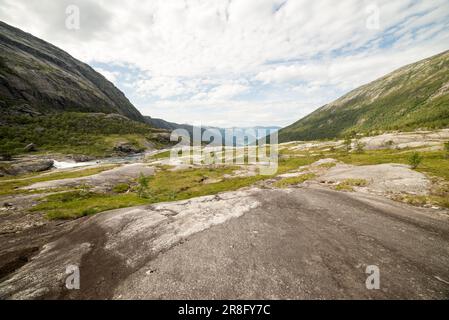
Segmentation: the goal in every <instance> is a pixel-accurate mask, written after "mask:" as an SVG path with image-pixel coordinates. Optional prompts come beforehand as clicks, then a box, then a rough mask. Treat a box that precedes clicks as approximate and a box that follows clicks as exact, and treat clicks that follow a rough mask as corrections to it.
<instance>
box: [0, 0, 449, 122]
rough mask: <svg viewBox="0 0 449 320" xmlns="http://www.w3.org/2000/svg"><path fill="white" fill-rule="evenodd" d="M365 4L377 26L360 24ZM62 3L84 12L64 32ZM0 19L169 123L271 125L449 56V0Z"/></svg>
mask: <svg viewBox="0 0 449 320" xmlns="http://www.w3.org/2000/svg"><path fill="white" fill-rule="evenodd" d="M372 3H377V4H378V6H379V10H380V30H370V29H368V28H366V21H367V19H368V16H367V13H366V10H365V9H366V7H367V6H368V5H370V4H372ZM68 4H74V5H78V6H79V8H80V12H81V29H80V30H79V31H74V30H68V29H66V28H65V18H66V16H65V7H66V6H67V5H68ZM0 19H1V20H3V21H5V22H7V23H10V24H13V25H15V26H17V27H20V28H22V29H24V30H25V31H28V32H32V33H33V34H35V35H36V36H39V37H41V38H43V39H45V40H47V41H50V42H51V43H53V44H56V45H57V46H59V47H61V48H62V49H64V50H66V51H68V52H69V53H70V54H72V55H74V56H75V57H77V58H79V59H81V60H83V61H85V62H88V63H93V64H94V65H95V63H98V64H99V65H101V66H105V65H113V66H123V68H124V69H125V70H120V74H119V75H117V74H114V72H115V71H114V70H113V69H110V68H109V67H108V68H103V67H102V69H103V71H100V72H101V73H102V74H104V75H105V76H106V77H108V78H110V79H113V80H114V82H122V83H121V87H122V88H123V89H124V90H125V93H126V94H127V95H128V96H129V97H130V98H131V100H132V102H134V103H135V104H136V105H137V106H138V107H140V108H141V109H142V110H143V111H144V112H145V113H146V114H149V115H154V113H158V112H159V110H160V109H158V106H160V105H165V106H166V108H167V109H166V110H165V111H163V112H161V113H159V114H158V115H160V116H162V117H164V118H167V119H168V120H175V119H174V118H172V116H173V117H174V116H177V113H173V112H172V110H171V109H170V108H175V109H176V110H177V112H180V110H182V114H185V115H187V116H188V117H191V118H192V119H198V117H204V119H206V118H208V119H210V120H211V121H212V120H213V119H221V118H220V117H221V114H222V108H223V107H225V106H227V105H234V106H236V105H239V106H240V108H245V107H244V106H245V105H252V106H271V107H272V108H278V109H276V110H273V111H269V108H268V107H266V108H263V107H261V110H265V111H264V112H265V114H266V115H267V118H268V119H270V121H272V122H273V123H274V124H276V123H283V122H284V120H283V119H286V118H290V122H294V121H296V120H297V118H296V117H297V116H298V114H302V113H303V112H296V111H291V112H290V111H289V110H293V108H292V109H286V108H284V107H283V106H284V104H283V103H277V102H279V101H289V103H290V102H292V103H293V101H297V106H298V107H297V108H303V105H304V102H305V101H307V102H308V103H321V102H322V100H323V99H322V98H321V97H325V98H327V99H333V98H337V97H338V95H340V94H342V93H344V92H345V91H347V90H350V89H353V88H355V87H356V86H358V85H360V84H363V83H366V82H368V81H370V80H374V79H375V78H377V77H379V76H382V75H383V74H385V73H386V72H388V71H392V70H393V69H394V68H397V67H399V66H402V65H404V64H407V63H411V62H413V61H416V60H419V59H422V58H425V57H428V56H430V55H432V54H436V53H438V52H441V51H443V50H447V49H449V46H448V45H447V44H448V43H449V2H448V1H447V0H433V1H414V0H395V1H389V0H377V1H371V0H363V1H362V0H341V1H335V0H315V1H309V0H244V1H228V0H208V1H200V0H170V1H166V0H152V1H140V0H128V1H126V2H124V1H120V0H58V1H54V0H0ZM131 67H132V68H133V69H132V72H133V73H134V72H137V73H139V75H138V76H136V75H134V74H133V76H132V77H131V76H130V75H129V74H127V72H126V69H129V72H130V73H131V70H130V68H131ZM105 69H107V70H105ZM111 70H113V71H111ZM136 70H137V71H136ZM304 88H309V89H310V88H313V94H314V95H316V96H317V97H319V99H312V101H310V100H309V99H310V95H311V93H310V91H308V90H303V89H304ZM167 100H173V101H171V102H170V103H166V101H167ZM192 101H194V102H198V101H200V102H201V103H202V104H207V105H208V114H207V117H206V116H205V115H204V114H198V113H195V112H196V110H197V109H195V108H193V107H191V103H192ZM217 101H219V102H220V103H217ZM276 101H277V102H276ZM274 102H276V103H274ZM323 102H328V101H323ZM171 103H176V106H181V105H183V106H184V108H181V109H177V108H178V107H174V106H173V104H171ZM319 106H320V105H319V104H316V105H312V106H309V105H308V108H307V110H309V109H311V108H312V109H313V108H317V107H319ZM303 110H305V109H303ZM164 112H165V113H164ZM230 114H232V115H235V116H236V117H237V116H240V115H242V116H243V119H244V118H245V117H244V113H242V114H240V113H237V112H234V113H230ZM229 119H230V118H229ZM229 121H240V119H237V118H236V119H230V120H229Z"/></svg>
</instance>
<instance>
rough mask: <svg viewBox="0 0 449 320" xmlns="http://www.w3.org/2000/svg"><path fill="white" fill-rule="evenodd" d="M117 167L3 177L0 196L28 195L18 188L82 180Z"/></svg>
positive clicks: (0, 182) (0, 181)
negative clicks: (59, 181)
mask: <svg viewBox="0 0 449 320" xmlns="http://www.w3.org/2000/svg"><path fill="white" fill-rule="evenodd" d="M116 167H117V165H106V166H101V167H96V168H89V169H84V170H76V171H69V172H56V173H50V174H44V175H42V174H31V175H24V176H19V177H15V178H12V177H3V178H2V179H1V180H0V195H13V194H20V193H28V192H27V191H26V190H19V189H20V188H23V187H26V186H30V185H32V184H34V183H38V182H45V181H53V180H61V179H71V178H82V177H87V176H91V175H94V174H97V173H101V172H103V171H106V170H111V169H113V168H116Z"/></svg>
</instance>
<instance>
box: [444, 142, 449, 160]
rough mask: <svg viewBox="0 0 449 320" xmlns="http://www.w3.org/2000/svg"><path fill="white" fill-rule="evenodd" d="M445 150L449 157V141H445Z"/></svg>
mask: <svg viewBox="0 0 449 320" xmlns="http://www.w3.org/2000/svg"><path fill="white" fill-rule="evenodd" d="M444 151H446V157H447V158H449V141H447V142H445V143H444Z"/></svg>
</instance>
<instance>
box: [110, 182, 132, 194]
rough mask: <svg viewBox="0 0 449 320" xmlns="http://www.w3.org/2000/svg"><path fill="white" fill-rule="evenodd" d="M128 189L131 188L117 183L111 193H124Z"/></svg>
mask: <svg viewBox="0 0 449 320" xmlns="http://www.w3.org/2000/svg"><path fill="white" fill-rule="evenodd" d="M130 188H131V186H130V185H129V184H128V183H119V184H117V185H115V186H114V188H112V191H113V192H114V193H126V192H127V191H129V189H130Z"/></svg>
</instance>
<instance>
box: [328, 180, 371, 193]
mask: <svg viewBox="0 0 449 320" xmlns="http://www.w3.org/2000/svg"><path fill="white" fill-rule="evenodd" d="M367 185H368V181H366V180H364V179H346V180H344V181H342V182H340V183H339V184H338V185H337V186H336V187H335V190H338V191H351V192H352V191H354V187H366V186H367Z"/></svg>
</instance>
